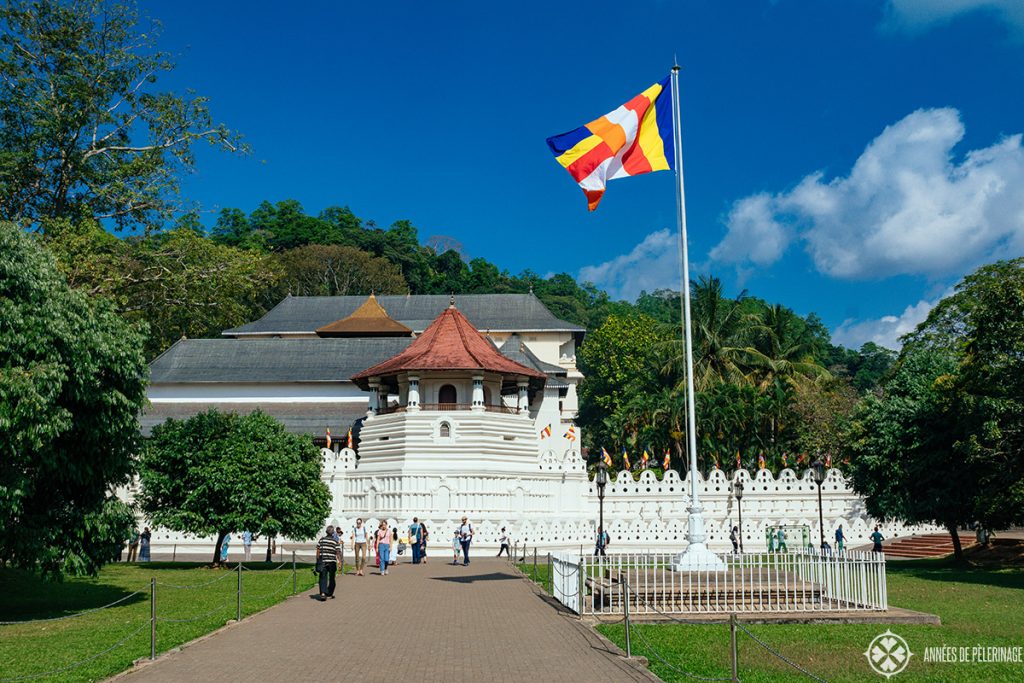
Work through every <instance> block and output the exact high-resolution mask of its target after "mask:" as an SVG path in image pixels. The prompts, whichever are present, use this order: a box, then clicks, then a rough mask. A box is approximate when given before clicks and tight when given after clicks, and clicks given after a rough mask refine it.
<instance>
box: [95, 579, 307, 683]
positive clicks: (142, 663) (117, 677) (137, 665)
mask: <svg viewBox="0 0 1024 683" xmlns="http://www.w3.org/2000/svg"><path fill="white" fill-rule="evenodd" d="M314 588H315V586H314ZM311 590H313V589H312V588H308V589H306V590H304V591H301V592H299V593H296V594H295V595H289V596H287V597H285V599H284V600H281V601H279V602H275V603H274V604H273V605H268V606H267V607H264V608H263V609H261V610H259V611H258V612H253V613H252V614H249V615H247V616H245V617H243V618H242V620H241V621H235V620H234V619H229V620H228V622H227V623H225V624H224V625H223V626H220V627H219V628H216V629H214V630H212V631H210V632H209V633H204V634H203V635H201V636H199V637H198V638H193V639H192V640H189V641H187V642H184V643H182V644H181V645H176V646H174V647H172V648H171V649H170V650H165V651H164V652H161V653H160V654H158V655H157V656H156V659H149V658H148V657H145V658H143V659H141V660H138V659H137V660H135V662H133V663H132V665H131V666H130V667H128V668H127V669H125V670H124V671H121V672H120V673H116V674H114V675H113V676H110V677H109V678H103V679H100V680H101V683H113V682H114V681H121V680H125V679H127V678H128V676H131V675H132V674H134V673H137V672H139V671H142V670H143V669H146V668H147V667H149V666H150V665H152V664H156V663H157V662H159V661H161V660H162V659H164V658H166V657H168V656H170V655H174V654H177V653H179V652H181V651H182V650H184V649H186V648H189V647H192V646H193V645H196V644H198V643H201V642H203V641H204V640H207V639H209V638H212V637H213V636H215V635H217V634H219V633H222V632H224V631H227V630H229V629H233V628H235V627H236V626H241V625H242V624H244V623H246V622H247V621H249V620H250V619H252V618H254V617H257V616H259V615H260V614H263V613H264V612H266V611H268V610H272V609H274V608H275V607H278V606H280V605H283V604H285V603H286V602H288V601H289V600H295V599H296V598H300V597H302V596H304V595H309V593H310V591H311Z"/></svg>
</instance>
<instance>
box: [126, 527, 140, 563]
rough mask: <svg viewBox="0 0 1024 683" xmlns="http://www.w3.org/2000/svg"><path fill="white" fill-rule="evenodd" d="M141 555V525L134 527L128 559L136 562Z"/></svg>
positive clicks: (129, 541)
mask: <svg viewBox="0 0 1024 683" xmlns="http://www.w3.org/2000/svg"><path fill="white" fill-rule="evenodd" d="M138 556H139V527H134V528H133V529H132V535H131V537H129V539H128V561H129V562H135V561H136V560H137V559H138Z"/></svg>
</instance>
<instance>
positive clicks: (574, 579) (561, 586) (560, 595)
mask: <svg viewBox="0 0 1024 683" xmlns="http://www.w3.org/2000/svg"><path fill="white" fill-rule="evenodd" d="M580 566H581V563H580V556H579V555H577V554H575V553H569V552H560V553H552V554H551V566H550V567H548V571H550V572H551V594H552V596H553V597H554V598H555V599H556V600H558V602H560V603H562V604H563V605H565V606H566V607H568V608H569V609H571V610H572V611H573V612H576V614H579V613H580V607H581V605H580V598H581V597H582V595H583V593H582V591H583V589H584V588H583V583H582V581H581V580H580V578H581V577H582V576H583V574H581V573H580Z"/></svg>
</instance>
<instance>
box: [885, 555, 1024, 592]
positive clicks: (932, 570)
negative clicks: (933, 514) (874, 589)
mask: <svg viewBox="0 0 1024 683" xmlns="http://www.w3.org/2000/svg"><path fill="white" fill-rule="evenodd" d="M886 571H887V572H888V573H890V574H894V575H903V576H911V577H913V578H915V579H922V580H925V581H950V582H958V583H971V584H977V585H984V586H996V587H998V588H1017V589H1024V569H1021V568H1018V567H1008V568H997V567H977V566H973V565H971V564H968V563H966V562H957V561H956V560H953V559H952V558H943V559H938V560H905V561H901V562H899V563H895V562H892V563H888V564H887V565H886Z"/></svg>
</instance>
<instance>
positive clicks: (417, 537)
mask: <svg viewBox="0 0 1024 683" xmlns="http://www.w3.org/2000/svg"><path fill="white" fill-rule="evenodd" d="M422 540H423V527H422V526H420V520H419V518H418V517H413V518H412V524H410V525H409V545H410V546H412V563H413V564H419V563H420V558H421V553H422V552H423V546H421V545H420V543H421V542H422Z"/></svg>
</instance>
